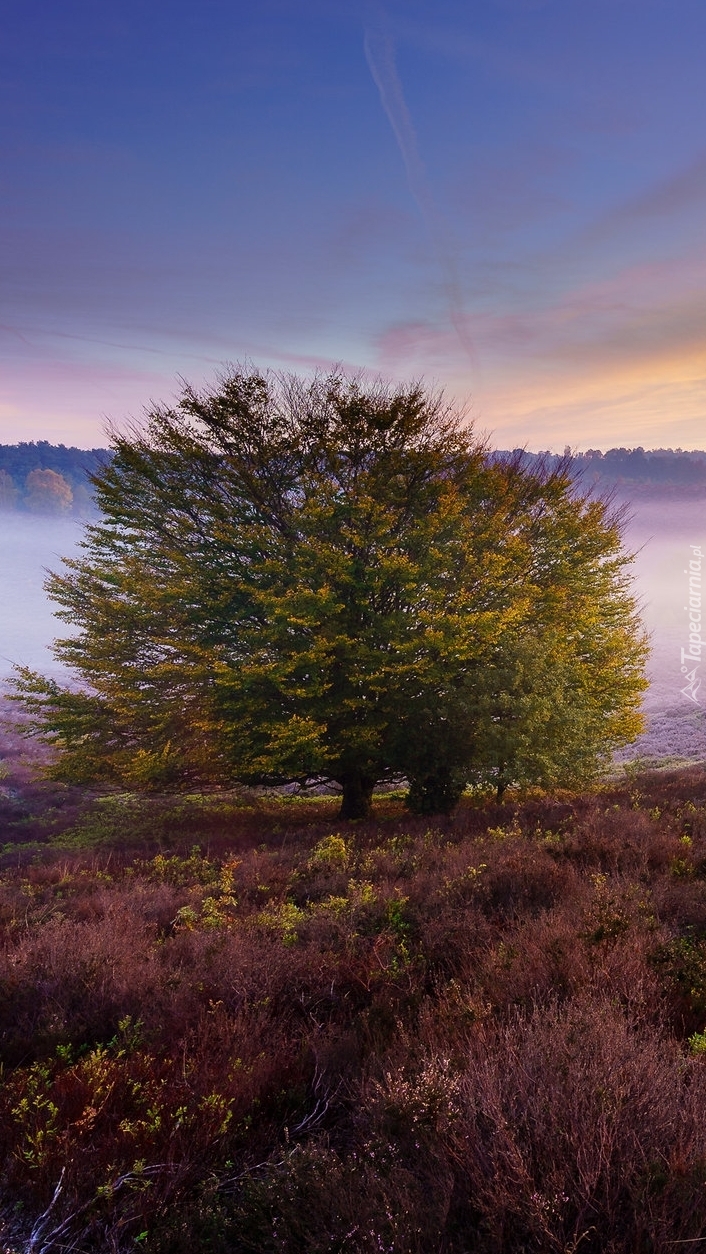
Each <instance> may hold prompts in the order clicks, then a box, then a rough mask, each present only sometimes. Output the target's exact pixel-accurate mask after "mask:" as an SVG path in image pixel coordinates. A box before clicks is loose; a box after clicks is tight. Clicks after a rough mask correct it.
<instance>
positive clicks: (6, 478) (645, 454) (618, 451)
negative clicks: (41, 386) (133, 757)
mask: <svg viewBox="0 0 706 1254" xmlns="http://www.w3.org/2000/svg"><path fill="white" fill-rule="evenodd" d="M567 454H570V455H571V458H572V460H571V473H572V475H573V476H574V477H576V478H580V479H581V480H582V482H583V484H584V485H585V486H586V487H590V486H592V485H594V484H596V485H600V484H606V485H614V484H620V483H634V484H638V483H639V484H652V485H655V486H658V485H663V486H665V487H693V486H700V485H703V486H704V487H706V451H704V450H701V449H692V450H691V451H686V450H684V449H680V448H678V449H671V448H666V449H665V448H659V449H643V448H632V449H631V448H611V449H608V451H607V452H606V453H602V452H601V451H600V450H599V449H588V451H587V452H585V453H572V452H571V450H570V449H566V450H565V451H564V453H563V454H557V453H550V452H539V453H528V452H527V451H526V450H524V449H514V450H512V454H510V452H509V451H508V450H498V452H497V453H496V454H495V455H494V456H496V457H497V458H499V459H500V460H504V459H506V458H508V457H509V456H511V455H512V456H514V457H515V458H518V457H519V458H520V459H521V461H522V463H523V465H524V466H525V468H526V469H527V470H530V471H531V470H533V469H535V468H536V467H537V466H538V465H540V464H541V465H543V466H544V467H545V469H546V470H548V471H552V470H556V469H558V467H559V465H560V463H563V464H565V462H566V456H567ZM112 456H113V453H112V450H110V449H105V448H92V449H83V448H74V447H69V448H67V447H66V445H65V444H50V443H49V441H48V440H36V441H35V440H30V441H26V442H22V443H20V444H0V510H21V511H25V512H29V513H33V514H75V515H76V514H77V515H84V514H86V513H90V512H91V511H92V509H93V488H92V485H91V478H90V477H91V475H93V474H95V473H96V471H98V470H100V468H101V467H102V466H105V465H106V464H107V462H109V461H110V460H111V458H112Z"/></svg>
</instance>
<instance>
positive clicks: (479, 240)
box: [0, 0, 706, 450]
mask: <svg viewBox="0 0 706 1254" xmlns="http://www.w3.org/2000/svg"><path fill="white" fill-rule="evenodd" d="M0 35H1V38H0V146H1V148H2V162H1V163H0V169H1V172H2V173H1V177H2V194H1V195H0V267H1V278H2V281H1V283H0V303H1V308H0V375H1V377H0V442H5V443H9V442H16V441H18V440H32V439H48V440H52V441H55V442H59V441H61V442H64V443H69V444H77V445H79V446H81V447H91V446H95V445H100V444H104V443H105V442H106V438H105V429H106V424H107V423H117V424H118V425H120V423H122V422H123V421H125V420H127V419H128V418H131V417H132V418H134V417H138V418H139V416H140V414H141V413H142V411H143V409H144V407H145V406H146V405H149V403H150V402H151V401H166V402H169V401H170V400H171V399H172V398H174V397H175V396H176V395H177V393H178V389H179V378H180V377H183V378H186V379H188V380H189V381H191V382H192V383H194V384H196V385H197V386H205V385H208V384H209V383H211V382H212V381H213V379H214V376H215V374H216V372H217V371H218V370H219V369H222V368H223V367H224V365H225V364H227V363H238V362H245V361H247V362H250V363H252V364H254V365H256V366H259V367H261V368H264V367H272V368H274V369H287V370H295V371H297V372H299V373H305V374H308V373H310V372H312V371H313V370H316V369H328V368H329V367H330V366H331V365H332V364H334V363H340V364H342V365H343V366H344V367H345V368H346V369H350V370H361V369H362V370H364V371H366V372H370V373H371V374H372V375H377V374H382V375H383V376H385V377H386V378H389V379H391V380H411V379H420V378H421V379H424V380H425V381H426V382H427V383H428V384H429V385H430V386H435V387H438V386H441V387H443V388H444V389H445V391H446V392H447V394H448V395H449V396H450V397H452V398H454V399H455V400H456V402H457V403H458V404H459V406H461V407H463V408H464V410H465V412H467V414H468V415H469V418H470V419H472V420H473V422H474V423H475V424H476V427H477V429H478V430H479V431H481V432H484V433H487V434H488V435H489V437H490V439H491V442H492V443H493V444H495V445H497V446H500V447H514V446H517V445H523V446H526V447H528V448H530V449H538V448H551V449H563V448H564V447H565V446H566V445H570V446H571V447H572V448H574V449H576V450H583V449H586V448H603V449H605V448H609V447H613V446H615V445H626V446H635V445H642V446H644V447H645V448H655V447H671V448H677V447H681V448H686V449H689V448H704V447H706V213H705V210H706V73H704V64H705V63H706V4H704V0H434V2H433V3H432V2H431V0H385V3H382V2H380V3H378V2H377V0H365V2H358V0H258V3H257V4H252V3H247V4H245V3H243V2H242V0H228V2H227V3H226V2H225V0H200V2H199V3H198V4H194V3H193V0H189V2H188V3H187V2H186V0H150V3H147V4H146V3H145V2H144V0H118V2H116V3H112V4H107V3H100V2H98V3H97V2H96V0H62V2H61V4H57V3H56V0H0Z"/></svg>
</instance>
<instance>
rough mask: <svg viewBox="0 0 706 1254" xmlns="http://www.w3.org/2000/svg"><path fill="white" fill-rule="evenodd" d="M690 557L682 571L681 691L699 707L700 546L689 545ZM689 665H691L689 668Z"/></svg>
mask: <svg viewBox="0 0 706 1254" xmlns="http://www.w3.org/2000/svg"><path fill="white" fill-rule="evenodd" d="M689 548H690V549H691V557H690V559H689V569H688V570H685V571H684V574H685V575H688V577H689V604H688V605H685V606H684V609H685V610H686V612H687V614H688V615H689V648H688V650H687V649H682V651H681V673H682V675H684V676H685V677H686V687H685V688H682V689H681V692H682V695H683V696H685V697H688V698H689V700H690V701H695V702H696V704H697V705H700V704H701V703H700V701H699V688H700V687H701V676H700V675H697V673H696V672H697V671H698V669H699V666H700V665H701V649H702V647H703V643H704V642H703V640H702V639H701V563H702V560H703V554H702V552H701V545H700V544H690V545H689ZM690 663H693V665H691V667H690Z"/></svg>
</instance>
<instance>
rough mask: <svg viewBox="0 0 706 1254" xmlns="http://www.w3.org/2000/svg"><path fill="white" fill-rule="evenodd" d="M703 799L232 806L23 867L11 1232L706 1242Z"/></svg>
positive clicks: (14, 912)
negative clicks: (348, 816) (350, 811)
mask: <svg viewBox="0 0 706 1254" xmlns="http://www.w3.org/2000/svg"><path fill="white" fill-rule="evenodd" d="M660 788H662V791H660ZM705 793H706V777H704V775H703V773H702V775H700V776H699V775H698V773H697V772H695V771H694V770H693V769H692V770H690V771H689V772H687V773H686V775H685V777H684V795H682V794H681V793H680V791H679V781H678V777H674V776H672V775H671V774H670V775H668V776H665V777H664V779H663V780H662V781H660V779H659V778H656V777H655V776H654V775H650V776H648V777H644V778H643V777H640V776H635V777H634V778H631V779H630V780H629V781H627V783H626V784H625V785H624V786H623V785H618V784H616V785H611V788H610V790H608V789H605V790H603V791H598V792H595V793H592V794H586V795H584V796H575V797H569V796H568V795H566V796H562V797H561V798H543V797H541V796H533V797H531V798H529V799H527V800H526V801H523V800H522V799H521V798H517V797H515V798H511V799H510V801H509V802H508V803H507V804H506V805H504V806H498V805H497V804H495V803H493V804H488V805H487V806H483V805H482V804H480V803H479V802H478V800H477V799H471V800H469V802H468V803H467V804H466V803H465V802H464V804H463V805H462V806H461V807H460V809H459V811H458V812H457V814H456V815H455V816H454V818H453V819H444V820H441V821H439V822H435V823H434V826H433V827H430V826H429V822H428V820H425V819H422V818H415V817H414V816H410V815H408V814H406V813H405V812H404V809H403V806H402V804H401V803H400V802H399V801H398V800H396V799H395V798H390V799H388V800H387V801H386V802H385V805H386V806H387V807H388V808H387V811H386V814H384V815H383V817H381V818H378V820H376V821H375V822H373V821H372V820H370V821H368V822H366V823H358V824H356V825H355V827H351V828H350V829H349V828H348V827H347V826H345V825H344V826H343V827H342V826H341V823H340V820H337V819H335V818H334V814H333V809H334V805H333V803H332V802H331V799H327V798H323V799H319V800H316V801H311V802H310V801H302V800H297V801H292V802H291V803H285V802H284V801H282V800H281V799H280V800H276V799H271V800H265V801H259V800H258V801H257V803H256V804H254V806H253V808H252V809H251V810H248V807H247V806H246V805H245V803H244V801H242V800H241V801H239V803H238V805H237V806H236V807H234V804H233V803H232V802H231V800H228V801H227V802H224V806H223V809H222V811H221V820H220V822H221V826H219V820H218V819H217V812H218V803H217V799H216V800H215V801H214V802H213V803H211V802H209V805H208V806H206V805H204V806H203V807H200V808H199V807H194V808H192V809H191V810H190V815H191V817H188V816H187V817H184V812H182V813H181V818H180V819H179V821H178V822H177V821H176V820H175V821H174V822H173V823H172V825H171V826H169V825H168V824H167V822H166V819H165V825H164V827H163V828H162V832H161V835H160V836H159V839H158V840H155V838H154V829H152V830H151V832H150V833H149V834H145V835H144V836H140V837H139V839H138V838H137V836H136V834H135V832H133V833H132V836H131V839H130V840H128V841H127V842H124V841H122V840H118V839H114V838H113V837H111V838H110V839H107V838H106V840H104V841H103V842H102V843H101V844H99V845H97V846H96V847H95V848H92V849H81V848H73V849H62V850H60V849H57V848H53V849H52V848H51V847H49V846H46V847H45V848H44V851H43V853H42V856H41V859H34V860H32V859H29V861H25V860H23V859H18V860H17V862H16V864H15V865H14V866H11V867H8V866H6V867H5V869H4V870H3V872H2V874H0V925H1V926H2V937H3V941H2V947H1V948H0V1062H1V1063H2V1065H3V1068H4V1070H3V1085H2V1087H1V1088H0V1156H1V1157H2V1173H1V1176H0V1194H1V1195H2V1198H3V1202H4V1205H5V1212H4V1215H5V1219H4V1222H5V1229H4V1230H1V1229H0V1231H1V1232H2V1237H3V1240H4V1244H5V1246H6V1247H7V1248H8V1249H9V1250H13V1251H15V1252H16V1254H20V1251H22V1254H24V1252H25V1251H29V1249H30V1248H34V1249H35V1250H37V1249H42V1250H44V1251H45V1254H53V1252H54V1251H56V1254H59V1251H60V1250H61V1249H64V1248H73V1249H74V1250H76V1251H77V1252H78V1254H81V1252H83V1254H98V1252H100V1254H103V1251H105V1250H111V1251H115V1252H116V1254H123V1252H125V1254H127V1251H129V1250H133V1249H135V1248H140V1249H145V1250H147V1251H150V1250H151V1251H153V1254H155V1252H156V1254H186V1252H187V1251H188V1252H189V1254H190V1252H191V1251H197V1252H198V1251H203V1252H204V1254H207V1252H208V1254H221V1252H222V1254H233V1252H238V1251H290V1250H291V1251H296V1250H301V1251H309V1250H313V1251H318V1250H320V1251H322V1252H323V1251H327V1250H340V1251H346V1252H348V1251H375V1252H376V1254H378V1252H379V1251H380V1250H389V1251H392V1252H393V1254H397V1252H398V1251H409V1252H415V1254H416V1252H417V1251H419V1254H427V1251H439V1252H440V1254H441V1252H442V1251H444V1252H445V1254H468V1252H470V1251H473V1252H474V1254H476V1252H478V1254H505V1252H506V1251H511V1250H512V1251H514V1250H518V1251H519V1250H523V1251H526V1252H527V1254H535V1252H536V1254H544V1252H545V1251H552V1250H556V1251H557V1252H558V1254H559V1252H560V1254H566V1252H567V1251H569V1250H577V1251H586V1252H587V1254H591V1252H595V1254H598V1252H599V1251H600V1252H601V1254H603V1251H609V1252H612V1254H633V1252H634V1251H644V1252H645V1254H646V1252H647V1251H665V1252H666V1251H668V1250H671V1249H675V1248H687V1246H688V1245H691V1244H693V1245H694V1247H695V1245H696V1243H697V1242H698V1241H700V1240H703V1239H704V1237H706V1070H705V1068H706V1053H705V1052H704V1044H703V1041H704V1034H705V1030H706V876H704V872H703V866H704V865H706V837H704V836H703V835H702V834H700V832H699V830H698V823H697V821H696V820H697V819H698V816H699V813H700V807H701V806H702V805H703V800H704V794H705ZM172 804H173V803H172V802H171V801H169V802H165V804H164V813H165V814H166V813H167V811H168V810H169V808H170V807H171V806H172ZM189 804H191V803H189ZM159 805H161V803H157V806H156V808H157V809H158V808H159ZM689 807H692V809H690V808H689ZM154 812H155V813H156V809H155V811H154ZM172 818H174V814H173V812H172ZM126 821H129V820H126ZM171 822H172V820H170V823H171ZM204 823H206V824H207V827H208V836H207V839H204V836H203V829H202V826H201V825H202V824H204ZM687 827H689V830H685V829H686V828H687ZM133 837H134V839H133ZM58 1185H60V1186H61V1187H60V1190H59V1192H58V1194H56V1200H55V1201H54V1202H53V1203H52V1199H53V1198H54V1195H55V1191H56V1189H57V1186H58ZM18 1204H19V1209H17V1206H18ZM33 1226H35V1227H36V1240H35V1239H34V1238H31V1231H32V1228H33ZM31 1240H34V1247H32V1246H31V1244H30V1241H31Z"/></svg>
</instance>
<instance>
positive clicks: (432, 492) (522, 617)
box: [19, 370, 645, 818]
mask: <svg viewBox="0 0 706 1254" xmlns="http://www.w3.org/2000/svg"><path fill="white" fill-rule="evenodd" d="M94 484H95V490H96V502H97V505H98V508H99V510H100V518H99V521H98V522H96V523H95V524H93V525H90V526H88V527H87V528H86V533H85V538H84V541H83V553H82V555H81V556H79V557H78V558H75V559H71V560H68V561H67V562H66V563H65V565H66V571H65V573H63V574H60V575H54V576H52V577H51V579H50V581H49V589H50V592H51V595H52V596H53V598H54V599H55V600H56V601H57V602H58V604H59V606H60V610H59V613H60V616H62V617H63V618H64V619H65V620H66V621H67V622H69V623H70V624H72V626H73V628H74V629H75V631H74V634H73V635H71V636H69V637H68V638H66V639H63V640H60V641H58V642H57V643H56V646H55V650H56V655H57V657H58V658H59V660H60V661H61V662H62V663H64V664H65V665H68V666H69V668H71V669H72V670H73V671H74V673H75V674H76V675H77V676H78V677H79V678H80V680H81V684H80V686H76V685H72V686H70V687H63V688H62V687H61V686H60V685H58V684H57V683H55V682H51V681H48V680H46V679H44V678H43V677H41V676H39V675H36V674H34V673H31V672H28V671H24V672H22V673H21V675H20V678H19V688H20V692H21V694H22V696H23V699H24V701H25V704H26V705H27V706H28V707H29V708H30V710H31V711H32V713H33V714H34V716H35V724H34V725H35V728H36V729H37V730H39V731H40V733H41V734H43V735H44V736H46V737H47V738H49V739H50V740H52V741H53V743H54V744H55V745H56V746H57V748H58V750H59V753H58V756H57V762H56V767H55V772H56V773H57V774H58V775H59V776H61V777H63V778H66V779H72V780H77V781H78V780H85V781H89V780H90V781H95V780H104V781H110V782H119V783H121V784H127V785H129V786H131V787H139V786H146V787H165V786H173V785H179V784H187V783H188V784H189V785H192V786H193V784H194V783H196V784H203V783H207V782H230V781H243V782H248V783H261V784H273V785H274V784H283V783H287V782H292V781H300V782H302V783H305V782H311V781H312V780H329V781H335V782H336V783H337V784H338V785H340V788H341V790H342V794H343V799H342V816H343V817H349V818H350V817H360V816H363V815H365V814H366V813H367V811H368V808H369V805H370V799H371V796H372V792H373V788H374V786H375V785H376V784H377V783H379V782H381V781H383V780H386V779H392V778H395V777H398V778H399V777H402V776H404V777H406V778H407V779H408V780H409V781H410V785H411V787H410V803H411V804H412V805H413V807H415V808H417V809H419V810H434V809H449V808H450V807H451V806H452V805H453V804H454V802H455V801H456V799H457V798H458V796H459V795H460V792H461V790H462V789H463V787H464V786H465V784H466V783H468V782H471V781H473V780H493V781H494V782H495V784H496V786H497V787H498V790H499V792H502V789H503V787H504V786H505V785H506V784H507V783H511V782H515V781H517V782H526V781H531V780H536V781H538V782H541V783H545V784H551V783H555V782H562V781H564V780H568V779H569V778H571V779H574V778H576V777H579V776H581V775H582V774H586V773H590V772H592V771H595V769H596V768H597V767H598V766H599V765H600V763H601V762H602V761H604V760H605V759H606V757H607V756H608V755H609V754H610V753H611V752H612V750H613V749H614V747H615V746H616V745H618V744H621V743H624V742H625V741H627V740H630V739H632V738H633V737H634V736H635V735H636V733H637V731H638V730H639V727H640V715H639V697H640V693H641V691H642V688H643V687H644V680H643V676H642V666H643V662H644V656H645V644H644V640H643V636H642V632H641V629H640V627H639V622H638V619H637V617H636V613H635V606H634V602H633V600H632V598H631V596H630V591H629V586H628V579H627V568H628V564H629V560H630V559H629V557H627V556H626V555H625V554H624V552H623V551H622V548H621V540H620V528H619V525H618V522H617V521H616V519H615V518H612V517H611V516H610V512H609V511H608V509H607V507H606V506H605V505H604V504H603V503H601V502H598V501H591V500H589V499H588V498H587V497H582V496H581V495H580V494H578V493H577V492H576V490H575V488H574V487H573V486H572V483H571V480H570V477H569V475H568V473H567V468H566V467H565V466H560V467H559V468H558V469H555V470H554V471H553V472H551V473H549V472H546V473H545V472H543V471H542V470H541V468H539V469H538V468H536V467H535V468H534V470H532V471H530V470H527V469H525V468H523V465H522V459H521V458H519V459H512V460H509V461H506V462H502V461H500V460H497V459H494V458H493V457H492V456H490V455H489V454H488V452H487V450H486V449H485V447H484V446H483V445H482V444H481V443H479V442H478V440H477V439H476V438H475V437H474V436H473V433H472V431H471V429H470V428H469V427H468V425H466V424H464V422H463V420H462V416H460V415H458V414H456V413H455V412H454V411H453V409H452V408H451V407H449V406H448V405H447V404H446V403H445V402H444V401H443V399H442V398H441V397H440V396H435V395H430V394H428V393H427V392H425V390H424V389H423V388H421V387H420V386H417V385H413V386H410V387H401V388H397V389H394V388H388V387H386V386H383V385H373V386H369V385H366V384H365V383H364V382H362V381H361V380H360V379H353V380H351V379H348V378H346V377H345V376H343V375H342V374H340V373H333V374H331V375H329V376H326V377H318V378H316V379H315V380H314V381H313V382H308V383H305V382H303V381H301V380H299V379H297V378H294V377H291V376H286V377H285V376H273V375H269V374H267V375H262V374H260V373H258V372H256V371H241V370H236V371H233V372H231V373H229V374H227V375H225V376H223V377H221V378H220V379H219V380H218V381H217V383H216V385H215V387H214V388H213V389H211V390H209V391H204V392H201V393H198V392H196V391H195V390H193V389H192V388H191V387H189V386H185V387H184V389H183V392H182V395H181V397H180V399H179V401H178V403H177V404H176V405H175V406H172V407H155V408H154V409H152V410H151V411H150V412H149V413H148V414H147V416H146V421H145V422H144V424H143V425H142V426H141V427H136V428H134V429H132V430H129V431H127V432H125V433H123V434H118V435H116V436H115V439H114V456H113V458H112V461H111V462H110V464H108V465H106V466H105V467H104V468H103V469H102V470H100V471H99V472H98V473H97V474H96V476H95V478H94Z"/></svg>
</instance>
